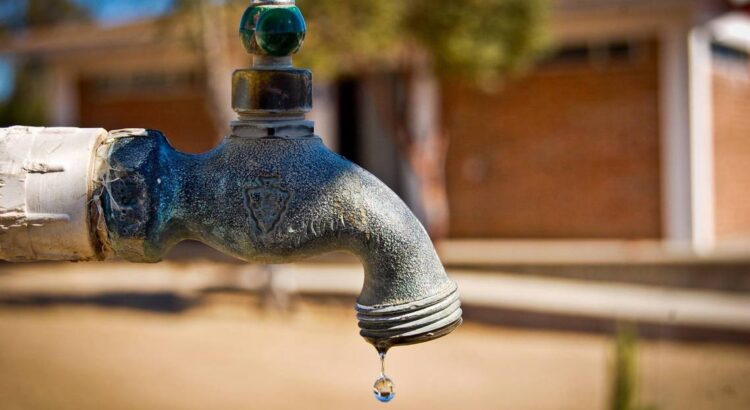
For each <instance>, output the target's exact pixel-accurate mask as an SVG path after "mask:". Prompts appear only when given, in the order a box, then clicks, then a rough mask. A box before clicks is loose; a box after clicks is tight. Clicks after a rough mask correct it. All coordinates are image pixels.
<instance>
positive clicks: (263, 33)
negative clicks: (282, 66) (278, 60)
mask: <svg viewBox="0 0 750 410" xmlns="http://www.w3.org/2000/svg"><path fill="white" fill-rule="evenodd" d="M306 33H307V26H306V25H305V19H304V17H302V12H301V11H300V9H299V8H298V7H297V6H295V4H294V1H293V0H255V1H253V4H251V5H250V6H249V7H248V8H247V10H245V14H243V16H242V20H241V22H240V37H241V38H242V44H243V45H244V46H245V49H246V50H247V52H248V53H250V54H256V55H264V56H271V57H287V56H291V55H292V54H294V53H296V52H297V51H299V49H300V48H301V47H302V43H303V42H304V41H305V34H306Z"/></svg>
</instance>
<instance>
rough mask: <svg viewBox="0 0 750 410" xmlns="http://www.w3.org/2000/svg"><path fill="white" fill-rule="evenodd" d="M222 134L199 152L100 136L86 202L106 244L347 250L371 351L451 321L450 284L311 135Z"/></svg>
mask: <svg viewBox="0 0 750 410" xmlns="http://www.w3.org/2000/svg"><path fill="white" fill-rule="evenodd" d="M234 130H235V132H233V134H232V135H230V136H228V137H227V138H226V139H225V140H224V142H223V143H222V144H221V145H219V146H218V147H216V148H215V149H214V150H212V151H209V152H207V153H205V154H200V155H188V154H184V153H180V152H178V151H176V150H175V149H173V148H172V147H171V146H170V145H169V143H168V141H167V140H166V138H165V137H164V136H163V135H162V134H161V133H159V132H157V131H142V130H137V131H131V132H128V131H125V132H120V133H119V134H116V135H115V137H114V138H111V139H110V142H109V143H108V145H107V148H106V151H107V153H106V155H107V158H108V160H107V164H106V166H105V168H104V169H103V170H102V171H101V172H102V174H101V175H102V176H101V181H102V187H101V189H100V190H99V192H98V194H97V195H96V197H97V198H98V202H97V203H96V204H95V206H97V207H98V208H99V209H101V211H102V212H103V215H102V216H103V218H104V220H105V222H106V230H107V235H106V237H107V239H106V241H107V243H106V247H108V248H111V249H112V251H113V252H114V253H115V254H117V255H119V256H121V257H124V258H126V259H128V260H130V261H133V262H157V261H159V260H160V259H161V258H162V256H163V255H164V254H165V253H166V252H167V251H168V250H169V249H170V248H171V247H172V246H174V245H175V244H176V243H178V242H180V241H183V240H188V239H190V240H196V241H200V242H203V243H205V244H207V245H209V246H211V247H213V248H215V249H217V250H219V251H222V252H224V253H227V254H229V255H232V256H235V257H237V258H240V259H243V260H246V261H254V262H264V263H285V262H292V261H296V260H299V259H302V258H306V257H309V256H311V255H316V254H320V253H325V252H330V251H335V250H343V251H348V252H350V253H352V254H354V255H356V256H357V257H358V258H359V259H360V260H361V262H362V264H363V265H364V268H365V281H364V285H363V288H362V292H361V294H360V296H359V298H358V299H357V308H358V312H359V316H358V317H359V319H360V327H361V328H362V335H363V336H364V337H366V338H367V339H368V340H371V341H372V342H373V343H374V344H376V345H380V346H381V347H384V348H387V347H388V346H390V345H393V344H405V343H414V342H418V341H424V340H429V339H431V338H434V337H438V336H440V335H441V332H447V331H449V329H450V330H452V328H454V327H455V326H457V325H458V324H459V323H460V320H461V319H460V317H461V310H460V308H459V302H458V295H457V293H456V286H455V284H454V283H453V282H452V281H451V280H450V279H448V277H447V276H446V274H445V271H444V269H443V266H442V264H441V263H440V260H439V258H438V256H437V254H436V252H435V250H434V248H433V246H432V243H431V241H430V238H429V237H428V235H427V233H426V231H425V229H424V228H423V227H422V225H421V224H420V223H419V221H418V220H417V219H416V218H415V217H414V215H413V214H412V213H411V211H410V210H409V209H408V208H407V206H406V205H405V204H404V203H403V202H402V201H401V199H399V198H398V196H397V195H396V194H394V193H393V192H392V191H391V190H390V189H389V188H388V187H387V186H385V185H384V184H383V183H382V182H380V181H379V180H378V179H377V178H375V177H374V176H372V175H371V174H370V173H368V172H367V171H365V170H363V169H362V168H360V167H358V166H357V165H355V164H353V163H351V162H350V161H348V160H346V159H345V158H343V157H342V156H340V155H337V154H335V153H333V152H332V151H330V150H329V149H328V148H327V147H326V146H325V145H324V144H323V142H322V141H321V139H320V138H319V137H317V136H315V135H312V134H310V135H301V136H283V135H274V136H262V137H258V136H254V135H253V136H249V135H243V127H242V126H241V125H236V126H235V128H234ZM245 134H246V133H245Z"/></svg>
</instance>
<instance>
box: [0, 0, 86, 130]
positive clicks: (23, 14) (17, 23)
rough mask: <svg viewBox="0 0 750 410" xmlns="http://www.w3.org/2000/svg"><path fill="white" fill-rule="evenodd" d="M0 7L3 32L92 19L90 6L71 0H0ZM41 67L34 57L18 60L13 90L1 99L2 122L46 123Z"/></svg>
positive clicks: (0, 122)
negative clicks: (4, 99) (4, 98)
mask: <svg viewBox="0 0 750 410" xmlns="http://www.w3.org/2000/svg"><path fill="white" fill-rule="evenodd" d="M0 10H2V11H3V13H2V14H0V33H2V34H4V35H9V34H12V33H17V32H22V31H24V30H27V29H29V28H33V27H42V26H52V25H56V24H61V23H66V22H81V21H88V20H89V19H90V15H89V13H88V12H87V10H86V9H85V8H84V7H82V6H80V5H79V4H77V3H74V2H73V1H71V0H26V1H19V0H0ZM42 70H43V68H42V66H41V65H40V64H39V62H38V61H34V60H33V59H28V60H26V61H19V62H18V64H17V67H16V70H15V78H14V87H13V91H12V92H11V94H10V96H9V97H8V99H7V100H6V101H3V102H2V103H0V124H1V125H15V124H24V125H44V123H45V121H46V119H45V103H44V101H43V97H42V96H43V93H42V87H43V84H42V83H41V81H40V78H42V77H43V72H42Z"/></svg>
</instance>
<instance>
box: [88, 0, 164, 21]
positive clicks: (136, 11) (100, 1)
mask: <svg viewBox="0 0 750 410" xmlns="http://www.w3.org/2000/svg"><path fill="white" fill-rule="evenodd" d="M76 2H77V3H79V4H81V5H83V6H85V7H87V8H89V9H90V10H91V11H92V14H93V15H94V16H95V17H96V19H97V20H98V21H100V22H101V23H102V24H107V25H109V24H119V23H124V22H127V21H131V20H135V19H139V18H144V17H153V16H158V15H161V14H164V13H166V12H167V11H169V9H170V8H171V7H172V3H173V0H93V1H92V0H76Z"/></svg>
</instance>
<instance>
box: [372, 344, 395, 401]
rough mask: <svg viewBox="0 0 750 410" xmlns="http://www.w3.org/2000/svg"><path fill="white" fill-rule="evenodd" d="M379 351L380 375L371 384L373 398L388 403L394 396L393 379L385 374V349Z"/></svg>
mask: <svg viewBox="0 0 750 410" xmlns="http://www.w3.org/2000/svg"><path fill="white" fill-rule="evenodd" d="M379 353H380V377H378V379H377V380H375V384H374V385H373V386H372V393H373V394H374V395H375V398H376V399H378V401H380V402H382V403H388V402H389V401H391V400H393V398H394V397H396V393H395V392H394V391H393V381H392V380H391V379H389V378H388V376H386V375H385V353H386V352H385V351H381V352H379Z"/></svg>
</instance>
